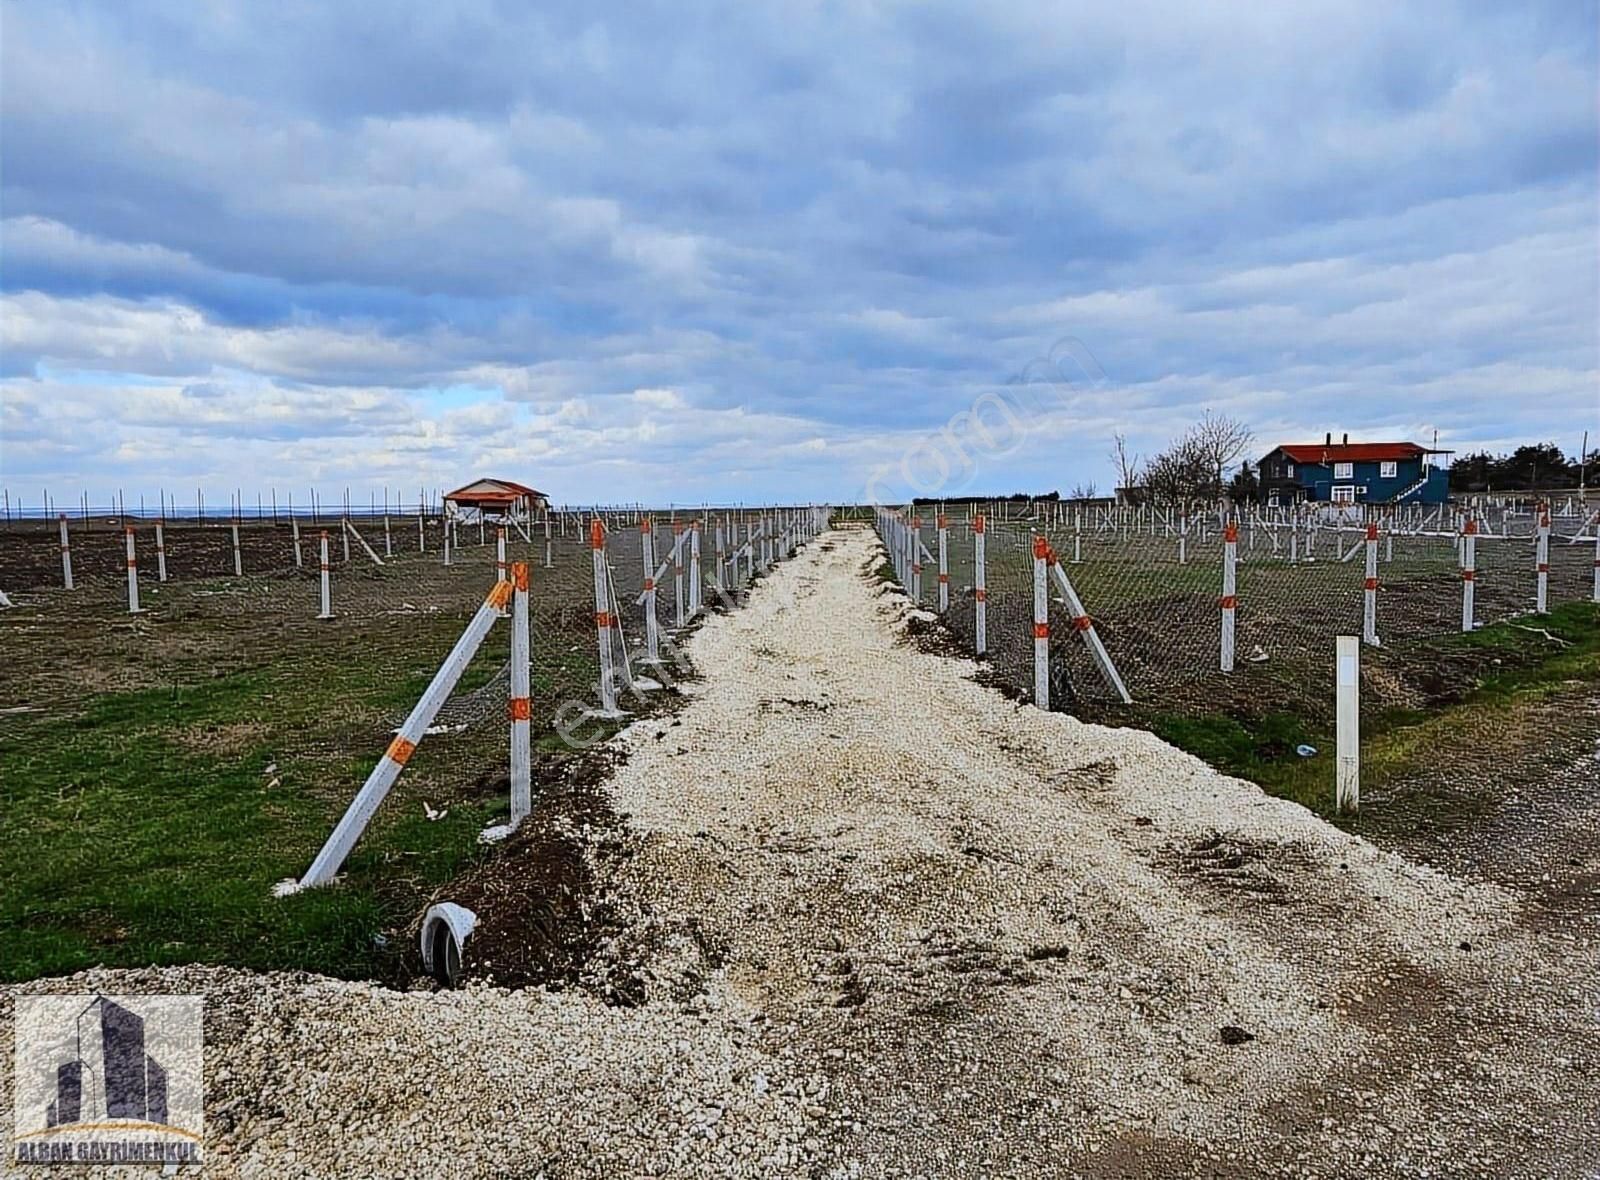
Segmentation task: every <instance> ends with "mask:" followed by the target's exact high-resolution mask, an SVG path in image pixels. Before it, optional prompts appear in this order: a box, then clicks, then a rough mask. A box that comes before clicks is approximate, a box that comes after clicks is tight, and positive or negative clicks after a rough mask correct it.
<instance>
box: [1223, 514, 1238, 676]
mask: <svg viewBox="0 0 1600 1180" xmlns="http://www.w3.org/2000/svg"><path fill="white" fill-rule="evenodd" d="M1218 605H1220V606H1221V608H1222V670H1223V671H1224V672H1232V671H1233V649H1234V639H1235V636H1236V634H1237V632H1236V625H1237V622H1238V618H1237V616H1238V613H1239V526H1238V525H1237V524H1235V523H1234V522H1233V521H1231V520H1230V521H1229V522H1228V523H1227V525H1226V526H1225V527H1224V528H1223V531H1222V597H1221V598H1220V599H1218Z"/></svg>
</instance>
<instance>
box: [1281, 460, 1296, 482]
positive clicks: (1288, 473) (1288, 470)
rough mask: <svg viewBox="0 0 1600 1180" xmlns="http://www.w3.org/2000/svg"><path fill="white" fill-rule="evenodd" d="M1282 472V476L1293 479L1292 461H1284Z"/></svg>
mask: <svg viewBox="0 0 1600 1180" xmlns="http://www.w3.org/2000/svg"><path fill="white" fill-rule="evenodd" d="M1283 474H1284V478H1285V479H1293V478H1294V464H1293V463H1285V464H1284V465H1283Z"/></svg>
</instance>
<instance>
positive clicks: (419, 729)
mask: <svg viewBox="0 0 1600 1180" xmlns="http://www.w3.org/2000/svg"><path fill="white" fill-rule="evenodd" d="M327 537H328V534H327V533H326V532H324V533H323V534H322V540H323V547H324V550H326V546H327ZM511 590H512V587H511V584H510V583H509V582H497V583H496V584H495V585H494V588H493V589H491V590H490V591H489V594H488V597H487V598H485V599H484V602H483V605H482V606H480V607H479V608H478V612H477V613H476V614H475V615H473V616H472V621H471V622H469V623H468V624H467V627H466V630H465V631H463V632H462V633H461V638H460V639H458V640H456V645H455V647H453V648H452V649H451V650H450V654H449V655H447V656H446V657H445V659H444V663H442V664H440V665H439V670H438V671H437V672H435V673H434V676H433V680H432V682H431V683H429V685H428V687H427V688H426V689H425V690H424V691H423V693H422V696H421V697H420V698H419V699H418V700H417V703H416V704H415V705H414V706H413V707H412V709H411V712H410V713H409V714H408V715H407V716H406V719H405V721H404V722H403V723H402V724H401V726H400V732H399V733H397V734H396V735H395V737H394V740H393V741H391V742H390V743H389V748H388V749H387V750H385V751H384V754H383V757H382V758H380V759H379V760H378V764H377V765H376V766H374V767H373V768H372V773H371V774H369V775H368V776H367V781H366V782H364V783H362V784H361V789H360V790H359V791H357V792H356V797H355V798H354V799H352V800H351V801H350V806H349V807H347V808H346V809H345V813H344V815H343V816H341V817H340V819H339V822H338V823H337V824H336V825H334V829H333V832H332V834H330V835H329V836H328V840H327V843H325V844H324V845H323V846H322V849H321V851H319V852H318V853H317V855H316V858H315V859H314V860H313V861H312V862H311V867H310V868H309V869H307V870H306V873H305V876H303V877H301V878H300V881H299V883H298V886H297V888H300V889H307V888H311V887H313V886H318V885H326V884H328V883H329V882H330V881H332V880H333V876H334V874H335V873H337V872H338V871H339V868H340V866H342V865H343V864H344V862H345V859H346V858H347V857H348V856H349V855H350V850H351V849H352V848H354V847H355V843H356V841H357V840H359V839H360V838H361V833H362V832H364V831H365V830H366V827H367V824H369V823H370V822H371V821H372V817H373V815H374V814H375V813H376V812H377V810H378V807H379V805H380V804H381V803H382V802H383V800H384V797H385V796H386V795H388V793H389V789H390V788H391V787H393V786H394V784H395V780H396V779H398V778H399V777H400V771H401V770H402V769H404V767H405V765H406V763H407V762H409V761H410V760H411V755H412V754H413V753H415V752H416V749H417V745H418V743H420V742H421V741H422V739H423V736H424V735H425V734H426V733H427V731H428V726H429V725H431V724H432V723H433V719H434V717H435V716H436V715H437V714H438V712H439V709H440V707H441V706H442V705H443V704H444V703H445V701H447V700H448V699H449V698H450V693H451V690H453V689H454V688H455V686H456V681H458V680H460V679H461V673H462V672H464V671H466V668H467V665H468V664H469V663H471V662H472V657H473V656H474V655H475V654H476V653H477V651H478V648H479V646H481V645H482V643H483V638H484V636H485V635H487V634H488V633H489V629H490V628H491V627H493V626H494V623H495V620H496V619H498V618H499V617H500V611H501V609H502V608H503V607H504V606H505V604H506V600H507V599H508V598H509V597H510V596H511ZM513 675H515V672H514V670H513ZM513 806H514V804H513ZM292 891H293V890H287V891H285V892H292Z"/></svg>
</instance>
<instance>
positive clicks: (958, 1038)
mask: <svg viewBox="0 0 1600 1180" xmlns="http://www.w3.org/2000/svg"><path fill="white" fill-rule="evenodd" d="M880 558H881V550H880V549H879V547H878V545H877V543H876V541H875V539H873V538H872V537H871V536H870V534H867V533H865V532H864V531H850V530H844V531H840V532H835V533H831V534H827V535H826V536H825V538H824V539H823V540H822V541H821V543H819V544H817V545H814V546H813V547H812V549H811V551H810V552H808V553H807V554H805V555H803V556H802V557H801V558H799V559H797V560H796V561H794V562H791V563H789V564H787V565H785V566H783V567H780V568H779V569H778V570H777V571H776V572H775V573H774V574H773V575H772V576H771V577H770V578H768V579H767V580H766V581H765V582H764V583H763V584H762V585H761V586H760V587H759V588H758V589H757V591H756V592H755V594H754V595H753V596H752V599H751V602H750V604H749V607H748V609H746V610H744V611H741V612H738V613H736V614H733V615H730V616H727V617H725V618H722V619H719V620H716V621H715V622H714V623H712V624H711V625H708V626H707V627H706V628H705V629H704V630H702V632H701V633H700V634H698V635H696V636H695V638H694V639H693V640H691V642H690V655H691V658H692V659H693V660H694V662H695V665H696V667H697V668H698V669H699V670H700V671H701V673H702V674H703V679H702V681H701V682H699V683H697V684H695V685H693V686H691V688H690V689H689V691H690V694H691V696H692V698H693V699H692V700H691V702H690V704H689V705H688V707H687V708H686V709H684V710H683V712H682V713H680V714H679V716H678V721H679V722H680V723H681V725H680V727H679V728H675V729H674V730H673V731H672V736H673V738H674V742H673V743H671V746H672V747H673V748H671V749H664V748H663V744H662V743H661V742H659V741H658V740H656V735H655V732H654V731H653V730H652V728H651V723H649V722H641V723H640V724H639V725H637V726H635V727H633V729H631V730H630V731H629V732H628V733H626V734H625V735H623V737H622V739H621V741H622V742H623V743H624V744H625V745H627V746H628V747H630V751H629V752H630V756H629V758H628V760H627V762H626V764H625V765H624V766H623V767H622V768H621V769H620V770H619V772H618V773H617V775H616V777H615V779H614V780H613V782H612V784H611V789H612V791H613V794H614V797H615V802H616V806H617V808H618V810H619V812H620V813H622V814H624V815H627V816H630V817H631V820H630V822H631V826H632V828H633V829H634V830H635V831H636V832H637V833H638V834H639V846H638V849H637V852H636V853H635V855H634V856H633V857H632V858H631V859H630V860H629V861H628V862H627V863H626V866H625V868H624V869H623V870H621V872H620V874H619V878H618V879H617V880H616V881H615V882H614V883H613V884H614V887H615V888H616V889H617V890H618V891H619V892H620V893H621V894H622V895H624V896H626V897H629V898H630V899H631V903H632V905H633V906H634V908H635V909H636V910H637V912H640V913H648V914H649V915H650V917H649V921H650V922H651V923H652V924H653V925H654V926H655V927H656V928H657V929H664V930H672V929H675V928H681V929H692V930H693V932H694V939H692V940H681V939H680V940H679V943H678V945H679V947H680V949H681V947H682V946H683V945H685V943H686V942H693V943H695V944H697V945H698V944H704V945H707V946H711V947H714V948H716V953H715V956H714V961H708V962H704V963H702V964H700V966H699V968H698V969H694V970H690V971H689V975H690V976H691V977H693V978H695V979H699V980H704V981H706V983H705V986H706V987H707V989H708V994H709V995H711V996H712V997H713V998H714V1002H715V1003H718V1004H726V1005H729V1006H732V1007H738V1008H748V1009H753V1010H755V1011H756V1012H757V1013H760V1014H761V1015H762V1016H764V1018H765V1021H764V1027H765V1029H766V1033H765V1039H766V1043H767V1047H768V1050H769V1051H770V1052H771V1053H773V1054H774V1056H775V1057H777V1058H780V1059H782V1060H784V1061H785V1062H786V1072H788V1073H790V1074H791V1075H793V1076H794V1077H797V1078H802V1079H806V1080H805V1082H804V1083H803V1086H804V1093H803V1096H804V1098H805V1110H806V1113H807V1117H808V1120H809V1126H808V1131H807V1134H806V1137H805V1139H804V1140H803V1141H802V1144H801V1153H800V1155H801V1158H802V1159H803V1160H804V1164H805V1168H806V1169H808V1170H810V1171H811V1172H812V1173H813V1174H819V1175H826V1174H838V1175H853V1174H864V1175H908V1176H909V1175H929V1176H932V1175H950V1176H956V1175H963V1176H964V1175H978V1174H993V1175H1016V1176H1033V1175H1056V1174H1059V1175H1075V1174H1084V1175H1107V1176H1115V1175H1129V1176H1144V1175H1169V1174H1172V1175H1189V1174H1194V1175H1213V1174H1214V1175H1256V1174H1261V1175H1278V1174H1294V1175H1300V1174H1306V1175H1336V1174H1342V1173H1348V1172H1349V1171H1350V1170H1352V1169H1364V1170H1366V1171H1368V1172H1370V1173H1372V1174H1379V1175H1386V1174H1393V1175H1423V1174H1427V1173H1428V1172H1429V1171H1430V1170H1431V1171H1432V1173H1433V1174H1439V1173H1440V1170H1441V1169H1442V1170H1444V1171H1445V1172H1447V1173H1448V1174H1450V1175H1462V1176H1469V1175H1489V1176H1501V1175H1507V1176H1509V1175H1528V1174H1539V1175H1579V1174H1580V1172H1579V1168H1580V1166H1581V1165H1580V1163H1579V1161H1580V1160H1584V1159H1588V1158H1592V1157H1593V1153H1594V1152H1595V1150H1596V1148H1597V1146H1600V1138H1597V1136H1596V1132H1595V1131H1594V1129H1593V1128H1594V1121H1595V1120H1594V1114H1595V1112H1596V1111H1597V1109H1600V1105H1597V1102H1596V1075H1597V1074H1600V1055H1597V1054H1596V1051H1595V1049H1594V1043H1595V1042H1594V1031H1595V1022H1596V1010H1595V1003H1594V997H1595V990H1594V987H1595V979H1596V974H1595V960H1594V948H1593V946H1592V945H1590V944H1585V943H1578V942H1575V941H1566V942H1562V941H1559V940H1556V941H1552V940H1541V939H1540V938H1539V937H1538V936H1537V935H1536V934H1534V933H1533V932H1531V931H1529V930H1528V929H1527V928H1526V926H1525V924H1524V923H1523V922H1522V920H1521V919H1522V914H1521V912H1520V910H1519V903H1518V901H1517V900H1516V899H1515V898H1514V897H1513V896H1511V895H1509V894H1507V893H1505V892H1502V891H1500V890H1498V889H1495V888H1493V887H1488V886H1475V885H1468V884H1464V883H1462V882H1459V881H1456V880H1454V879H1452V878H1450V877H1448V876H1445V875H1443V874H1440V873H1437V872H1433V871H1430V870H1427V869H1423V868H1419V867H1416V866H1413V865H1410V864H1408V863H1407V862H1405V861H1403V860H1401V859H1400V858H1398V857H1395V856H1393V855H1390V854H1386V853H1383V852H1381V851H1379V850H1378V849H1376V848H1374V847H1373V846H1371V845H1370V844H1367V843H1366V842H1364V841H1362V840H1359V839H1357V838H1354V837H1351V836H1348V835H1346V834H1344V833H1342V832H1340V831H1339V830H1337V829H1335V828H1333V827H1331V826H1330V825H1328V824H1326V823H1324V822H1322V821H1321V820H1319V819H1317V818H1316V817H1315V816H1313V815H1311V814H1310V813H1309V812H1306V811H1305V810H1304V809H1302V808H1300V807H1298V806H1296V805H1294V804H1290V803H1287V802H1284V801H1280V800H1275V799H1271V798H1268V797H1266V796H1264V795H1263V794H1262V793H1261V792H1260V790H1259V789H1257V788H1255V787H1254V786H1252V785H1250V784H1246V783H1242V782H1239V781H1237V780H1232V779H1228V778H1225V777H1223V776H1221V775H1218V774H1217V773H1215V772H1214V771H1212V770H1211V769H1210V768H1208V767H1206V766H1205V765H1204V764H1202V763H1200V762H1199V761H1197V760H1195V759H1193V758H1190V757H1188V756H1187V755H1184V754H1182V753H1181V752H1179V751H1177V750H1174V749H1172V748H1171V747H1168V746H1166V745H1164V744H1163V743H1161V742H1160V741H1158V740H1157V739H1155V738H1154V737H1152V736H1150V735H1148V734H1144V733H1140V732H1136V731H1131V730H1109V729H1103V728H1099V727H1094V726H1087V725H1082V724H1080V723H1078V722H1076V721H1075V720H1073V719H1071V718H1069V717H1066V716H1063V715H1060V714H1044V713H1040V712H1039V711H1037V710H1034V709H1032V708H1029V707H1026V706H1019V705H1017V704H1015V703H1013V702H1010V701H1007V700H1005V699H1004V698H1003V697H1001V696H1000V695H999V694H998V693H996V692H994V691H992V690H990V689H987V688H983V687H981V686H979V685H977V684H976V683H974V682H973V680H972V674H973V672H974V671H975V668H974V665H972V664H970V663H967V662H965V661H961V660H952V659H947V658H943V657H939V656H933V655H929V654H926V653H924V652H921V651H919V650H917V649H915V648H914V647H913V646H912V645H910V644H908V643H907V642H906V641H905V639H904V636H903V629H904V622H905V620H906V618H907V616H908V615H910V614H911V613H913V612H911V611H910V609H909V604H908V603H907V601H906V600H905V599H904V597H903V596H901V595H900V594H898V593H897V592H895V591H892V590H889V589H887V588H884V587H882V586H880V585H878V584H876V583H875V581H874V580H873V579H872V578H871V575H870V571H871V570H872V569H873V568H875V567H876V565H877V563H878V561H879V560H880ZM680 749H681V750H682V751H684V752H682V753H679V752H678V751H679V750H680ZM684 970H685V967H684V965H683V963H682V962H681V959H680V960H675V961H674V963H673V965H672V968H671V969H670V970H666V971H663V972H662V979H663V980H671V979H675V978H681V977H682V973H683V971H684ZM674 972H677V973H678V974H676V975H675V974H674ZM1230 1042H1237V1043H1230Z"/></svg>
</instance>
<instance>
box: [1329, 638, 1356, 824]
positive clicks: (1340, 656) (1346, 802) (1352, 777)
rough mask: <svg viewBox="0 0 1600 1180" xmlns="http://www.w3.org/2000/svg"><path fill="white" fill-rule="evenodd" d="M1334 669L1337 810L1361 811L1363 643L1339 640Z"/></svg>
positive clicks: (1335, 802) (1352, 640) (1344, 639)
mask: <svg viewBox="0 0 1600 1180" xmlns="http://www.w3.org/2000/svg"><path fill="white" fill-rule="evenodd" d="M1335 658H1336V660H1337V668H1336V669H1335V678H1334V683H1335V690H1334V691H1335V693H1336V699H1335V722H1334V734H1335V736H1334V746H1335V755H1336V765H1335V771H1334V773H1335V780H1334V800H1333V801H1334V809H1335V810H1336V811H1339V812H1347V811H1348V812H1355V811H1360V810H1361V642H1360V640H1358V639H1357V638H1356V637H1355V636H1354V635H1341V636H1339V637H1338V641H1337V648H1336V657H1335Z"/></svg>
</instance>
